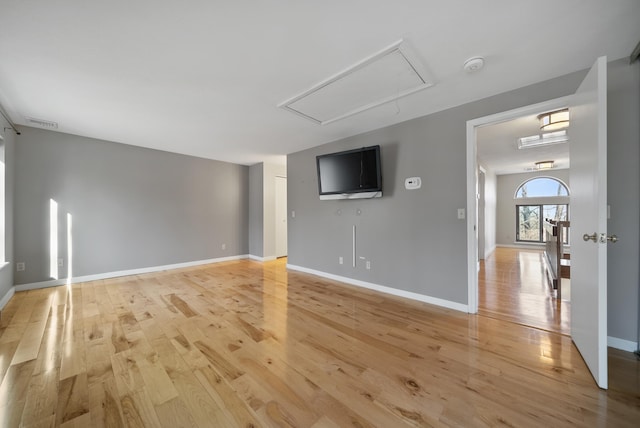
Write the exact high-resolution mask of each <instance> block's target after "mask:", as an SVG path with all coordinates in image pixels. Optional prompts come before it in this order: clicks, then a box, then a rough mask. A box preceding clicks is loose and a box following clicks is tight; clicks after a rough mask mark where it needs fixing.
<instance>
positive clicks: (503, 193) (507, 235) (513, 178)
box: [496, 169, 571, 246]
mask: <svg viewBox="0 0 640 428" xmlns="http://www.w3.org/2000/svg"><path fill="white" fill-rule="evenodd" d="M534 177H554V178H557V179H559V180H561V181H562V182H563V183H564V184H566V185H567V186H568V187H569V191H571V183H569V170H568V169H561V170H551V171H542V172H528V173H522V174H506V175H499V176H498V193H497V222H496V224H497V228H496V241H497V244H498V245H506V246H510V245H525V246H527V245H528V246H530V245H532V244H528V243H526V244H525V243H518V242H516V204H518V205H524V204H534V205H535V204H556V203H557V204H568V203H569V198H568V197H556V198H527V199H526V202H525V201H524V200H520V201H516V200H515V199H514V197H513V196H514V194H515V192H516V190H517V189H518V188H519V187H520V185H521V184H522V183H524V182H525V181H527V180H529V179H531V178H534ZM569 215H571V212H570V213H569ZM540 246H542V244H540Z"/></svg>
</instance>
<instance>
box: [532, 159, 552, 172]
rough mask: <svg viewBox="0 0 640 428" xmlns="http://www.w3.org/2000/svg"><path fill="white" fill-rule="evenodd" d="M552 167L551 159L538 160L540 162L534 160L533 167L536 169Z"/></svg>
mask: <svg viewBox="0 0 640 428" xmlns="http://www.w3.org/2000/svg"><path fill="white" fill-rule="evenodd" d="M553 167H554V165H553V161H552V160H546V161H540V162H536V163H535V169H537V170H541V169H551V168H553Z"/></svg>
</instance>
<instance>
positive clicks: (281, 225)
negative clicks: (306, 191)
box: [275, 176, 288, 258]
mask: <svg viewBox="0 0 640 428" xmlns="http://www.w3.org/2000/svg"><path fill="white" fill-rule="evenodd" d="M275 209H276V214H275V234H276V258H280V257H286V256H287V252H288V250H287V177H282V176H276V177H275Z"/></svg>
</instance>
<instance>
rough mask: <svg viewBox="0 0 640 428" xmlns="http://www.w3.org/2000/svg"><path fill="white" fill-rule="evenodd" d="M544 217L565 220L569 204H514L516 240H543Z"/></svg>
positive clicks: (567, 215)
mask: <svg viewBox="0 0 640 428" xmlns="http://www.w3.org/2000/svg"><path fill="white" fill-rule="evenodd" d="M544 219H551V220H557V221H567V220H568V219H569V205H568V204H558V205H516V241H519V242H545V236H544V231H543V225H544Z"/></svg>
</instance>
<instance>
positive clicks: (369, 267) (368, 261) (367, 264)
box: [366, 260, 371, 269]
mask: <svg viewBox="0 0 640 428" xmlns="http://www.w3.org/2000/svg"><path fill="white" fill-rule="evenodd" d="M366 266H367V269H371V260H367V263H366Z"/></svg>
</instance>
